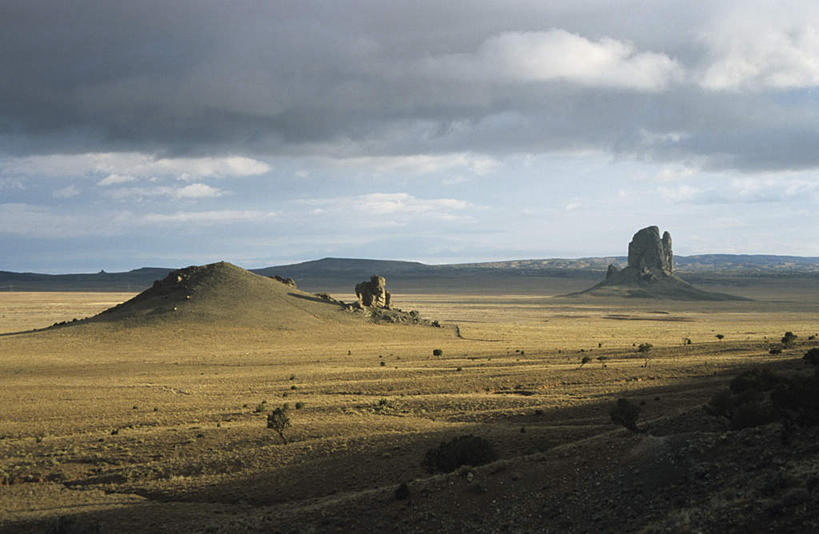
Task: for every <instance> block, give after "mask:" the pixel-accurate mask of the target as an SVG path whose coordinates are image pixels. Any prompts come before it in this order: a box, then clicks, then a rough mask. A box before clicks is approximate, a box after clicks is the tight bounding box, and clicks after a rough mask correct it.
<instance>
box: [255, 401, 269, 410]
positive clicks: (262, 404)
mask: <svg viewBox="0 0 819 534" xmlns="http://www.w3.org/2000/svg"><path fill="white" fill-rule="evenodd" d="M265 410H267V401H266V400H263V401H262V402H260V403H259V405H258V406H256V409H255V410H254V411H255V412H256V413H262V412H263V411H265Z"/></svg>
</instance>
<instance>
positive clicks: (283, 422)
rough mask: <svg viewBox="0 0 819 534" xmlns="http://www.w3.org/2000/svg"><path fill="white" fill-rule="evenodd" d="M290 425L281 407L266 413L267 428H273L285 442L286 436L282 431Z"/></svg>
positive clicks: (288, 418)
mask: <svg viewBox="0 0 819 534" xmlns="http://www.w3.org/2000/svg"><path fill="white" fill-rule="evenodd" d="M288 427H290V417H288V415H287V412H286V411H285V410H284V409H283V408H276V409H275V410H273V411H272V412H270V413H269V414H267V428H270V429H272V430H275V431H276V433H278V434H279V436H280V437H281V438H282V441H283V442H284V443H285V444H286V443H287V438H285V437H284V431H285V430H286V429H287V428H288Z"/></svg>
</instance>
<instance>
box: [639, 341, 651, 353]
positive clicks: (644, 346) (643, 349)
mask: <svg viewBox="0 0 819 534" xmlns="http://www.w3.org/2000/svg"><path fill="white" fill-rule="evenodd" d="M653 348H654V345H652V344H651V343H640V346H639V347H637V352H651V349H653Z"/></svg>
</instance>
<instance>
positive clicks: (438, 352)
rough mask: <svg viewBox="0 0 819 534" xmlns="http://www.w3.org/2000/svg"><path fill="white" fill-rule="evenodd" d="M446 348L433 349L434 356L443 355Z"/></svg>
mask: <svg viewBox="0 0 819 534" xmlns="http://www.w3.org/2000/svg"><path fill="white" fill-rule="evenodd" d="M443 354H444V350H443V349H432V355H433V356H443Z"/></svg>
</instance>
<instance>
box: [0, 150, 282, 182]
mask: <svg viewBox="0 0 819 534" xmlns="http://www.w3.org/2000/svg"><path fill="white" fill-rule="evenodd" d="M269 170H270V166H269V165H268V164H267V163H264V162H262V161H259V160H255V159H252V158H246V157H241V156H228V157H205V158H155V157H154V156H152V155H150V154H144V153H141V152H106V153H89V154H55V155H48V156H26V157H20V158H11V159H9V160H6V161H5V162H4V165H3V170H2V173H3V174H6V175H12V176H13V175H23V176H37V177H57V178H58V177H64V176H100V175H105V176H106V177H105V178H103V179H102V180H100V182H98V184H99V185H112V184H118V183H125V182H128V181H133V180H130V179H127V178H126V177H131V178H134V179H136V178H150V177H154V176H161V177H164V178H174V179H178V180H195V179H197V178H231V177H242V176H254V175H259V174H264V173H266V172H268V171H269Z"/></svg>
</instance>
